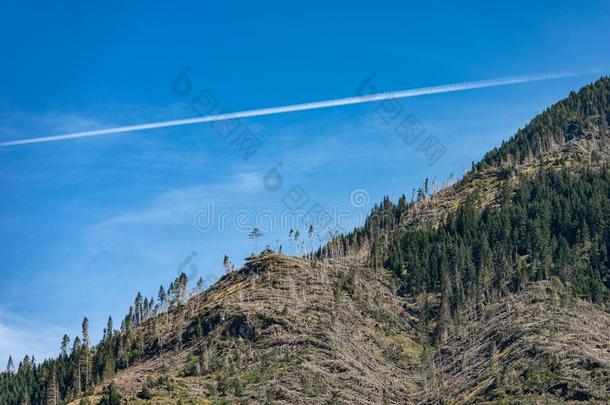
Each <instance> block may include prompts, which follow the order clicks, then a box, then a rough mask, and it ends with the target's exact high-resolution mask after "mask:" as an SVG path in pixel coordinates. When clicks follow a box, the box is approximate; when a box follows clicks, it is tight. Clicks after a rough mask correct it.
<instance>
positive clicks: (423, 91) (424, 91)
mask: <svg viewBox="0 0 610 405" xmlns="http://www.w3.org/2000/svg"><path fill="white" fill-rule="evenodd" d="M580 74H582V73H545V74H538V75H526V76H510V77H502V78H497V79H488V80H477V81H471V82H461V83H452V84H444V85H441V86H431V87H420V88H416V89H409V90H399V91H390V92H386V93H377V94H369V95H364V96H355V97H345V98H338V99H335V100H324V101H315V102H311V103H303V104H292V105H286V106H281V107H270V108H262V109H257V110H247V111H239V112H234V113H224V114H213V115H205V116H201V117H194V118H185V119H179V120H171V121H160V122H149V123H146V124H136V125H127V126H122V127H114V128H105V129H97V130H93V131H83V132H74V133H69V134H63V135H53V136H45V137H39V138H29V139H21V140H15V141H8V142H1V143H0V146H14V145H25V144H30V143H39V142H54V141H61V140H65V139H75V138H86V137H89V136H101V135H110V134H116V133H120V132H133V131H143V130H145V129H154V128H165V127H176V126H181V125H192V124H200V123H203V122H212V121H223V120H228V119H236V118H246V117H258V116H261V115H271V114H281V113H287V112H293V111H305V110H315V109H318V108H328V107H338V106H342V105H351V104H360V103H370V102H372V101H381V100H389V99H396V98H405V97H417V96H425V95H429V94H439V93H450V92H454V91H463V90H472V89H481V88H484V87H495V86H505V85H509V84H518V83H528V82H535V81H541V80H551V79H560V78H565V77H572V76H578V75H580Z"/></svg>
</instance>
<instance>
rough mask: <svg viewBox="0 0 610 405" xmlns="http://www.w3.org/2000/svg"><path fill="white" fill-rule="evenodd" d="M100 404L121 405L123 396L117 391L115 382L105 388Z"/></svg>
mask: <svg viewBox="0 0 610 405" xmlns="http://www.w3.org/2000/svg"><path fill="white" fill-rule="evenodd" d="M99 405H121V396H120V395H119V393H118V392H117V390H116V387H115V386H114V384H110V385H108V386H107V387H106V388H104V391H103V393H102V399H101V400H100V403H99Z"/></svg>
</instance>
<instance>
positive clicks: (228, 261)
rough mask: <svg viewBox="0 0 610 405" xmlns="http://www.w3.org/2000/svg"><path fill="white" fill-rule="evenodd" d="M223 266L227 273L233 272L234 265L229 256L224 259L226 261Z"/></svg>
mask: <svg viewBox="0 0 610 405" xmlns="http://www.w3.org/2000/svg"><path fill="white" fill-rule="evenodd" d="M222 264H223V266H224V268H225V271H226V272H227V273H230V272H232V271H233V263H231V259H229V256H227V255H225V257H224V259H223V261H222Z"/></svg>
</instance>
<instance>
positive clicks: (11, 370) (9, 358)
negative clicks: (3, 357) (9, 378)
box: [6, 356, 15, 374]
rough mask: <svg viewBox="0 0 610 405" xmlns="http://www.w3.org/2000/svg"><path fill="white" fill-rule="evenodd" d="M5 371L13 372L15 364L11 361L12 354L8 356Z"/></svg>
mask: <svg viewBox="0 0 610 405" xmlns="http://www.w3.org/2000/svg"><path fill="white" fill-rule="evenodd" d="M6 372H7V373H8V374H14V373H15V364H14V363H13V356H8V364H7V365H6Z"/></svg>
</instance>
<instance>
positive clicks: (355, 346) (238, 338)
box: [75, 254, 610, 404]
mask: <svg viewBox="0 0 610 405" xmlns="http://www.w3.org/2000/svg"><path fill="white" fill-rule="evenodd" d="M389 282H391V281H390V280H386V279H384V277H383V276H380V275H375V273H374V272H373V271H372V270H371V269H370V268H366V267H364V266H363V265H362V263H357V262H353V263H349V262H346V261H344V260H340V261H334V262H332V261H331V262H329V263H318V264H315V265H312V264H311V263H310V262H308V261H306V260H303V259H295V258H291V257H286V256H281V255H276V254H264V255H261V256H258V257H256V258H253V259H252V260H251V261H250V262H249V263H248V264H247V265H246V267H245V268H244V269H241V270H240V271H239V272H236V273H234V274H231V275H229V276H227V277H226V278H225V279H223V280H221V281H220V282H219V283H218V284H217V285H215V286H214V287H213V288H212V289H211V290H209V291H208V292H207V293H205V294H204V295H202V296H198V297H195V298H194V299H192V300H191V301H189V302H188V303H186V304H185V305H184V306H182V307H180V308H177V309H176V310H174V311H171V312H170V313H168V314H166V315H162V316H161V317H160V318H159V319H155V320H152V321H150V322H149V323H148V324H146V325H143V326H142V328H144V329H145V330H146V332H145V334H144V340H145V342H147V343H146V345H147V346H148V345H150V347H151V348H152V347H153V346H154V347H155V349H154V350H155V351H158V354H155V355H154V356H152V357H150V358H149V359H148V360H145V361H143V362H141V363H139V364H137V365H135V366H133V367H131V368H128V369H127V370H124V371H120V372H119V373H118V374H117V375H116V376H115V377H113V378H112V379H110V380H109V381H110V382H113V383H114V384H116V386H117V389H118V390H119V392H120V393H121V394H122V396H123V399H124V401H125V402H132V401H136V398H137V395H138V393H139V392H141V391H142V390H143V389H144V388H145V387H146V389H147V391H148V392H149V393H150V401H151V403H159V404H160V403H177V401H182V403H207V402H204V401H203V398H205V400H206V401H208V400H209V401H225V402H226V403H276V404H309V403H314V404H326V403H337V404H352V403H354V404H370V403H392V404H402V403H438V402H443V403H481V402H484V401H500V400H504V401H510V402H513V401H517V400H519V401H542V402H544V403H552V402H560V401H564V400H574V401H577V400H587V401H591V402H595V401H600V403H602V402H601V401H603V400H605V399H608V392H610V343H609V339H608V338H609V336H608V333H610V314H608V313H607V312H605V311H603V310H602V309H601V308H599V307H598V306H595V305H592V304H589V303H586V302H584V301H580V300H577V299H575V298H573V296H572V295H570V294H569V292H568V291H567V290H566V288H565V287H564V286H562V285H561V284H560V283H559V282H558V281H555V282H554V283H550V282H546V281H542V282H538V283H532V284H529V285H528V286H527V287H526V288H524V289H523V290H522V291H520V292H519V293H516V294H510V295H507V296H505V297H503V299H501V300H498V301H497V302H494V303H492V304H488V305H486V306H484V307H482V308H480V309H478V310H472V311H471V312H470V313H468V314H463V317H464V318H463V322H462V323H461V324H459V325H458V324H454V325H453V327H452V330H451V333H450V336H451V338H450V339H448V340H447V341H446V342H445V343H444V344H440V345H438V347H436V348H435V347H432V346H430V345H427V344H425V343H422V342H421V340H420V339H421V338H422V336H425V335H426V333H425V332H426V328H433V327H434V326H433V325H426V324H425V323H423V322H422V318H421V314H422V310H421V308H422V306H423V305H422V300H425V301H426V305H430V306H434V305H435V303H436V302H438V300H439V297H438V296H437V295H428V296H420V297H407V298H405V297H400V296H398V295H397V294H395V293H394V291H395V289H396V286H392V285H390V284H389ZM198 329H199V331H198ZM421 332H423V334H422V333H421ZM157 345H158V346H157ZM109 381H106V382H105V383H104V384H102V385H100V386H98V389H97V391H98V397H99V394H100V393H101V389H102V387H103V386H105V385H106V384H108V382H109ZM197 401H199V402H197ZM75 403H77V402H75Z"/></svg>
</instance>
